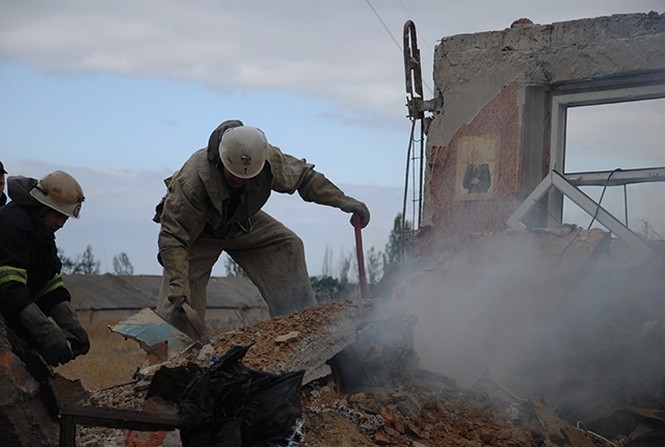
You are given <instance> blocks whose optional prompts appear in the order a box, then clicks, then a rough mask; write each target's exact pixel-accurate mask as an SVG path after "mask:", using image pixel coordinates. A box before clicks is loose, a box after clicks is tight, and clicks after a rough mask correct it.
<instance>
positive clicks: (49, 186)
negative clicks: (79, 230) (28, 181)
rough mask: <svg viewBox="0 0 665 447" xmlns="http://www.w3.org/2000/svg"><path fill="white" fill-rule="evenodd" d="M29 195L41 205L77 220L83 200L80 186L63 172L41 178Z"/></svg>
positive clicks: (55, 172)
mask: <svg viewBox="0 0 665 447" xmlns="http://www.w3.org/2000/svg"><path fill="white" fill-rule="evenodd" d="M30 195H31V196H32V197H34V198H35V199H37V200H38V201H39V202H41V203H42V204H44V205H46V206H48V207H49V208H52V209H54V210H56V211H58V212H60V213H62V214H65V215H67V216H69V217H73V218H75V219H78V217H79V214H80V213H81V204H82V203H83V201H84V200H85V197H83V190H82V189H81V185H79V183H78V182H77V181H76V180H75V179H74V177H72V176H71V175H69V174H67V173H66V172H64V171H53V172H51V173H50V174H47V175H46V176H45V177H42V178H41V179H40V180H39V181H38V182H37V184H36V185H35V187H34V188H32V189H31V190H30Z"/></svg>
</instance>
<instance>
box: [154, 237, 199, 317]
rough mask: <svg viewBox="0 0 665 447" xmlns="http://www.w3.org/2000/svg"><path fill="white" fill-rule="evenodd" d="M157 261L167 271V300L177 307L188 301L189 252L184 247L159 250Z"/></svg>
mask: <svg viewBox="0 0 665 447" xmlns="http://www.w3.org/2000/svg"><path fill="white" fill-rule="evenodd" d="M157 259H158V260H159V263H160V264H161V265H162V267H164V270H166V272H167V273H168V277H169V283H168V288H169V291H168V300H169V301H170V302H171V303H173V304H174V306H175V307H179V306H181V305H182V303H183V302H186V303H188V304H190V305H191V303H190V298H189V297H190V292H189V253H188V252H187V250H185V249H184V248H169V249H167V250H160V251H159V254H158V255H157Z"/></svg>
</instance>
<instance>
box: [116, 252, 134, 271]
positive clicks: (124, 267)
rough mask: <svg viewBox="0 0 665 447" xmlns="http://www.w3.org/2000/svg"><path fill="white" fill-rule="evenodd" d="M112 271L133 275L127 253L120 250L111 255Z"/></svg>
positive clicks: (132, 268) (132, 267)
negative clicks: (118, 252)
mask: <svg viewBox="0 0 665 447" xmlns="http://www.w3.org/2000/svg"><path fill="white" fill-rule="evenodd" d="M113 273H115V274H116V275H133V274H134V266H133V265H132V263H131V262H129V257H128V256H127V253H125V252H122V253H120V254H119V255H117V256H114V257H113Z"/></svg>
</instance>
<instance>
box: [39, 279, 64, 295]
mask: <svg viewBox="0 0 665 447" xmlns="http://www.w3.org/2000/svg"><path fill="white" fill-rule="evenodd" d="M58 287H65V283H64V281H63V280H62V277H61V276H60V274H58V273H56V275H55V276H54V277H53V278H51V279H50V280H49V281H48V282H47V283H46V285H45V286H44V288H43V289H42V290H40V291H39V293H38V294H37V298H39V297H40V296H44V295H46V294H47V293H49V292H53V291H54V290H55V289H57V288H58Z"/></svg>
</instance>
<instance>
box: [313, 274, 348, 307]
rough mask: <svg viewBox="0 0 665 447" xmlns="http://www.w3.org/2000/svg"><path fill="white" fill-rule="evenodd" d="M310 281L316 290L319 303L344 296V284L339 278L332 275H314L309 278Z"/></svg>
mask: <svg viewBox="0 0 665 447" xmlns="http://www.w3.org/2000/svg"><path fill="white" fill-rule="evenodd" d="M309 282H310V284H311V285H312V289H313V290H314V298H316V302H317V303H323V302H326V301H332V300H337V299H340V298H341V297H342V293H343V291H344V286H342V284H341V283H340V282H339V280H337V279H335V278H333V277H331V276H327V275H321V276H312V277H311V278H309Z"/></svg>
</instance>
